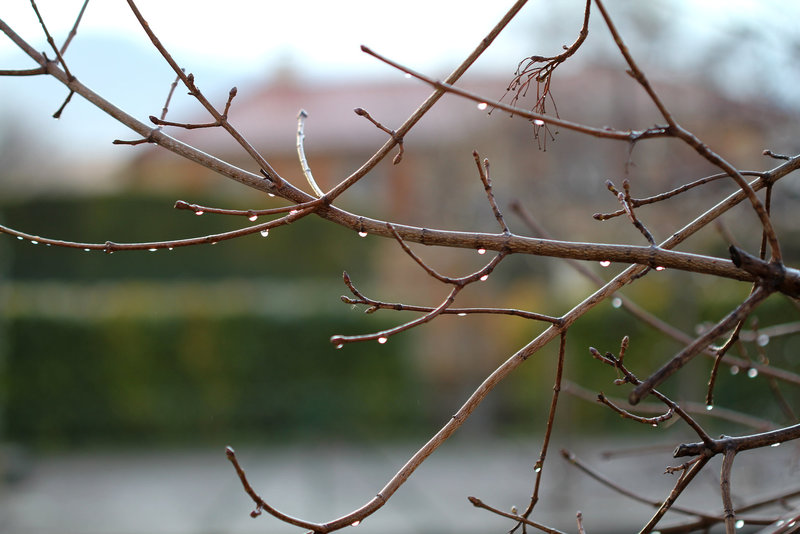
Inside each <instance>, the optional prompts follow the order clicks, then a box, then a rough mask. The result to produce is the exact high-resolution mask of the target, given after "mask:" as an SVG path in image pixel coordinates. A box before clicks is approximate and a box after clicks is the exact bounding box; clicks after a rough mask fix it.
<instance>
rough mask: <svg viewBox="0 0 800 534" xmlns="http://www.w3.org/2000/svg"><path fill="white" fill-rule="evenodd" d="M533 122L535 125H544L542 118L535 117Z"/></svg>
mask: <svg viewBox="0 0 800 534" xmlns="http://www.w3.org/2000/svg"><path fill="white" fill-rule="evenodd" d="M533 124H535V125H536V126H544V121H543V120H542V119H535V120H534V121H533Z"/></svg>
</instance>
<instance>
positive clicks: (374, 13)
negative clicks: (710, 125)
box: [0, 0, 797, 157]
mask: <svg viewBox="0 0 800 534" xmlns="http://www.w3.org/2000/svg"><path fill="white" fill-rule="evenodd" d="M82 3H83V0H38V1H37V5H38V6H39V8H40V11H41V13H42V16H43V17H44V19H45V22H46V23H47V24H48V26H49V29H50V30H51V33H52V34H53V35H54V36H55V38H56V41H57V42H59V43H60V42H62V41H63V39H64V38H65V36H66V35H67V33H68V31H69V29H70V28H71V26H72V23H73V21H74V18H75V15H76V14H77V13H78V11H79V10H80V6H81V5H82ZM606 3H607V6H608V8H609V10H611V11H612V14H616V16H618V17H619V21H618V22H619V24H620V25H621V26H624V25H625V20H626V17H625V16H622V15H623V14H624V13H625V12H627V13H628V14H629V15H630V14H631V13H633V16H632V17H631V16H628V17H627V19H635V18H636V16H637V15H639V14H641V13H643V12H645V11H647V12H648V15H649V16H653V17H655V20H659V18H660V20H663V21H667V20H672V21H674V18H675V17H674V16H675V14H680V15H682V16H683V18H681V19H680V22H679V23H677V24H675V26H674V28H673V31H674V32H683V35H682V36H677V35H678V34H677V33H676V34H675V35H672V36H671V37H670V40H668V41H667V43H668V45H669V46H667V47H661V48H659V47H655V53H656V54H660V55H662V56H663V57H660V58H657V59H658V61H663V62H664V63H663V64H662V66H663V65H664V64H667V63H668V62H669V61H675V58H676V57H678V56H676V55H675V53H674V52H673V49H680V47H681V45H684V46H689V47H693V49H692V50H691V51H690V53H688V54H686V55H685V57H686V60H684V58H683V57H680V58H679V61H680V64H681V65H683V64H684V63H685V62H688V61H691V59H692V58H696V57H697V56H698V52H699V51H701V50H702V48H703V46H704V45H703V44H702V39H703V38H704V36H706V37H707V36H714V35H716V36H717V37H720V36H723V37H724V36H726V34H728V33H730V32H731V31H732V30H731V29H730V28H733V27H735V24H738V23H739V22H736V21H737V20H738V21H740V22H741V21H744V22H747V21H752V20H753V19H756V18H760V19H761V20H763V21H768V22H769V23H770V24H773V25H776V27H780V26H781V25H783V26H786V25H789V26H788V27H794V26H796V17H794V16H793V15H792V13H787V12H786V11H787V10H788V11H792V9H794V11H795V13H794V14H795V15H796V14H797V13H796V12H797V9H795V8H791V6H790V5H788V4H791V3H788V2H782V1H780V0H764V1H760V2H759V1H756V0H704V1H702V2H699V1H691V0H674V1H673V0H653V1H652V2H651V1H648V2H640V1H639V0H607V2H606ZM512 4H513V0H492V1H486V0H403V1H402V2H396V1H391V2H390V1H382V0H337V1H329V0H328V1H323V0H305V1H286V0H283V1H272V0H264V1H258V2H256V1H252V0H225V1H224V2H202V1H197V0H137V5H138V6H139V8H140V10H141V11H142V13H143V14H144V16H145V18H146V19H147V20H148V21H149V23H150V25H151V27H152V28H153V30H154V31H155V32H156V33H157V35H158V36H159V37H160V38H161V40H162V41H163V42H164V43H165V45H166V46H167V48H168V49H169V50H170V51H171V52H172V53H173V55H174V56H175V57H176V59H177V60H178V62H179V63H180V64H181V65H183V66H186V67H187V68H188V69H189V70H190V71H192V72H194V73H195V74H196V76H197V79H198V82H199V85H200V87H201V88H203V89H204V90H208V89H210V88H211V89H213V88H218V89H219V90H224V91H226V92H227V88H229V87H231V86H233V85H238V86H239V87H240V88H242V87H243V86H246V85H247V84H248V82H249V83H250V85H251V86H252V85H253V84H255V83H258V82H263V81H265V80H268V78H269V74H270V73H271V72H272V71H273V69H274V68H275V67H276V66H278V65H287V64H288V65H291V66H292V67H293V68H294V69H295V70H296V71H297V72H298V73H299V74H300V75H302V76H304V77H306V78H316V79H328V78H331V77H336V78H343V77H352V76H356V77H377V76H395V75H396V76H399V74H398V73H395V72H393V71H392V70H391V69H390V68H389V67H387V66H385V65H382V64H379V63H378V62H377V61H376V60H375V59H373V58H370V57H368V56H366V55H365V54H363V53H362V52H360V50H359V46H360V45H361V44H366V45H368V46H370V47H372V48H373V49H374V50H376V51H378V52H381V53H382V54H384V55H387V56H389V57H391V58H393V59H395V60H397V61H399V62H401V63H404V64H407V65H409V66H412V67H414V68H417V69H419V70H422V71H425V72H427V73H430V74H432V75H434V76H443V75H445V74H447V73H448V72H450V71H451V70H452V69H453V68H454V67H455V66H456V65H457V64H458V63H459V62H460V61H461V60H462V59H463V58H464V57H466V55H468V54H469V53H470V51H471V50H472V49H473V48H474V47H475V46H476V44H477V43H478V42H479V41H480V40H481V39H482V38H483V37H484V36H485V35H486V33H487V32H488V31H489V30H490V29H491V28H492V27H493V26H494V25H495V23H496V22H497V21H498V20H499V19H500V18H501V17H502V15H503V14H504V13H505V12H506V10H507V9H508V8H509V7H510V6H511V5H512ZM582 5H583V0H562V1H560V2H557V3H554V2H552V1H543V0H531V1H530V2H529V4H528V5H527V6H526V7H525V9H524V10H523V12H522V13H521V14H520V16H519V18H518V19H517V20H515V21H514V22H513V23H512V25H511V26H510V27H509V28H508V30H507V31H506V32H504V34H503V35H501V37H500V38H499V39H498V41H497V42H496V43H495V45H493V47H492V48H491V49H490V51H489V52H488V54H487V55H486V56H485V57H483V58H481V60H480V61H479V63H478V64H477V68H478V69H484V70H486V69H492V70H494V71H496V72H502V73H504V74H506V75H509V77H510V75H511V74H512V73H513V71H514V69H515V67H516V65H517V62H518V61H519V60H520V59H522V58H524V57H525V56H526V55H531V54H534V53H536V54H555V53H558V52H559V51H560V47H561V45H562V44H569V43H571V42H572V41H573V40H574V38H575V34H576V31H577V29H578V28H579V27H580V23H581V19H582ZM687 13H688V15H687ZM0 18H2V19H3V20H4V21H5V22H6V23H7V24H9V25H10V26H11V27H12V28H14V29H15V30H16V31H17V32H18V33H19V34H20V35H22V37H24V38H25V39H26V40H28V41H29V42H30V43H31V44H33V46H35V47H36V48H37V49H39V50H48V47H47V44H46V42H45V40H44V38H43V36H42V30H41V27H40V25H39V23H38V21H37V19H36V17H35V15H34V13H33V11H32V9H31V5H30V1H29V0H0ZM731 21H733V22H731ZM593 24H594V25H595V26H594V28H595V29H594V30H592V31H591V32H590V39H593V40H594V41H593V44H592V46H593V47H594V46H596V43H597V42H598V41H602V40H604V41H607V42H606V43H605V44H606V45H608V44H609V43H610V40H609V39H608V32H607V30H606V29H605V28H602V22H601V20H600V17H599V16H598V14H597V13H596V12H595V13H594V17H593ZM642 27H644V28H646V27H647V25H646V24H645V25H644V26H642ZM756 27H764V24H762V23H759V24H757V25H756ZM634 33H635V32H627V35H626V38H629V39H630V41H629V43H634V44H635V43H636V38H637V37H638V38H639V39H645V41H654V40H655V36H651V35H649V34H647V33H646V32H644V33H643V34H642V32H641V28H640V32H639V33H640V35H638V36H637V35H634ZM764 33H765V34H766V35H771V34H773V33H775V32H774V31H772V29H769V28H768V29H767V30H765V31H764ZM686 36H691V37H692V39H699V40H698V41H694V42H691V41H689V40H688V39H687V38H686ZM537 42H541V43H545V44H546V46H545V47H540V46H534V43H537ZM687 43H688V44H687ZM645 44H646V43H645ZM534 48H536V49H534ZM538 48H546V49H541V50H540V49H538ZM644 48H645V47H644V46H634V47H633V50H634V53H639V54H640V57H641V56H645V54H644V51H645V50H644ZM651 48H653V47H652V46H651ZM650 52H651V53H652V52H653V51H652V50H651V51H650ZM582 53H583V51H582ZM737 53H738V52H737ZM670 54H672V57H671V58H670ZM50 55H52V54H50ZM586 55H589V54H584V57H586ZM750 55H751V56H753V57H755V58H756V59H758V58H763V57H765V56H764V54H763V53H761V52H755V53H752V52H751V53H750ZM589 57H591V55H589ZM742 57H744V56H742ZM643 59H644V58H643ZM751 59H752V58H751ZM67 61H68V64H72V65H74V67H72V68H73V70H74V71H75V74H76V76H77V77H78V78H79V79H81V81H83V82H84V83H85V84H87V85H88V86H90V87H92V88H93V89H95V90H96V91H97V92H99V93H100V94H102V95H103V96H106V97H107V98H108V99H109V100H111V101H112V102H114V103H116V104H118V105H119V106H120V107H122V108H123V109H125V110H126V111H128V112H130V113H132V114H134V115H136V116H138V117H140V118H145V117H147V115H149V114H151V113H153V104H152V102H153V101H155V100H158V101H159V102H161V101H163V96H162V95H163V93H164V92H165V89H166V87H167V86H168V84H169V83H170V82H171V81H172V79H173V75H172V74H171V73H170V71H169V70H168V69H167V68H166V67H165V66H164V65H163V62H162V61H161V60H160V59H159V58H158V56H157V54H156V53H155V52H154V51H153V50H152V48H151V45H150V44H149V42H148V40H147V38H146V36H145V35H144V33H143V31H142V29H141V28H140V27H139V25H138V23H137V21H136V19H135V18H134V16H133V14H132V13H131V12H130V9H129V8H128V6H127V2H125V1H124V0H92V1H91V2H90V3H89V6H88V9H87V12H86V15H85V16H84V19H83V21H82V23H81V27H80V29H79V32H78V36H77V38H76V39H75V41H74V43H73V45H72V46H71V48H70V50H69V53H68V54H67ZM759 62H760V61H758V62H757V63H759ZM795 63H796V62H795ZM732 65H733V71H734V74H736V73H737V72H738V71H745V72H747V71H748V70H749V69H750V68H751V67H750V66H748V65H746V64H737V63H735V62H733V63H732ZM31 66H33V64H32V62H31V61H30V60H29V59H27V58H26V57H25V56H24V55H23V54H21V53H20V51H19V50H18V49H16V47H15V45H14V44H13V43H11V41H10V40H8V39H6V38H5V37H4V36H2V35H0V68H29V67H31ZM739 74H740V75H741V73H739ZM132 80H134V81H135V83H132ZM746 81H747V78H745V82H746ZM736 83H737V85H741V83H739V82H736ZM754 83H755V82H754ZM64 95H65V91H64V88H63V87H59V85H58V84H56V83H53V81H51V80H43V79H41V78H16V79H13V78H0V119H1V120H4V121H5V122H6V123H10V122H13V123H15V126H14V128H29V129H31V130H34V131H43V130H46V131H47V135H48V136H50V137H51V139H52V143H53V146H54V153H55V152H58V151H59V150H60V151H61V152H64V149H63V146H64V143H63V139H70V140H71V143H70V145H71V146H69V147H68V150H67V152H69V153H75V154H81V153H84V152H87V151H89V152H90V153H91V154H92V155H93V156H94V157H100V156H101V155H104V154H119V153H120V151H119V150H118V149H114V148H113V147H112V146H111V145H110V141H109V139H113V138H114V137H125V136H126V134H127V132H126V131H125V130H124V129H123V128H122V127H120V126H117V125H115V124H113V121H110V120H109V119H107V118H105V117H104V116H102V114H99V113H97V112H95V111H93V110H89V109H88V105H86V104H85V103H75V102H73V103H71V104H70V108H69V109H68V111H67V113H65V115H64V117H63V118H62V119H61V120H60V121H58V123H55V121H53V120H52V119H51V118H50V115H51V114H52V112H53V111H54V110H55V109H57V108H58V106H59V105H60V104H61V101H62V100H63V97H64ZM155 95H159V96H158V97H157V98H156V96H155ZM84 106H86V107H84ZM8 128H9V126H8V125H7V126H6V130H7V129H8ZM6 135H8V133H7V132H6ZM2 138H3V131H2V127H0V140H2ZM100 140H102V141H100ZM59 146H60V147H61V149H58V148H55V147H59Z"/></svg>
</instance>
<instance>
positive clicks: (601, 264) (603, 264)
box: [600, 260, 611, 267]
mask: <svg viewBox="0 0 800 534" xmlns="http://www.w3.org/2000/svg"><path fill="white" fill-rule="evenodd" d="M609 265H611V262H610V261H608V260H603V261H601V262H600V267H608V266H609Z"/></svg>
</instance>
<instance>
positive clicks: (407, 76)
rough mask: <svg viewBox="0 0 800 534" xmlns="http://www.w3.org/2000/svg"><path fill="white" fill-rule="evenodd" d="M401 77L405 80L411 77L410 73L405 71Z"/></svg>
mask: <svg viewBox="0 0 800 534" xmlns="http://www.w3.org/2000/svg"><path fill="white" fill-rule="evenodd" d="M403 78H405V79H406V80H408V79H410V78H411V75H410V74H409V73H407V72H406V73H405V74H403Z"/></svg>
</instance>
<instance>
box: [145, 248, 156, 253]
mask: <svg viewBox="0 0 800 534" xmlns="http://www.w3.org/2000/svg"><path fill="white" fill-rule="evenodd" d="M147 250H148V251H149V252H155V251H156V250H158V249H157V248H148V249H147Z"/></svg>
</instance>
